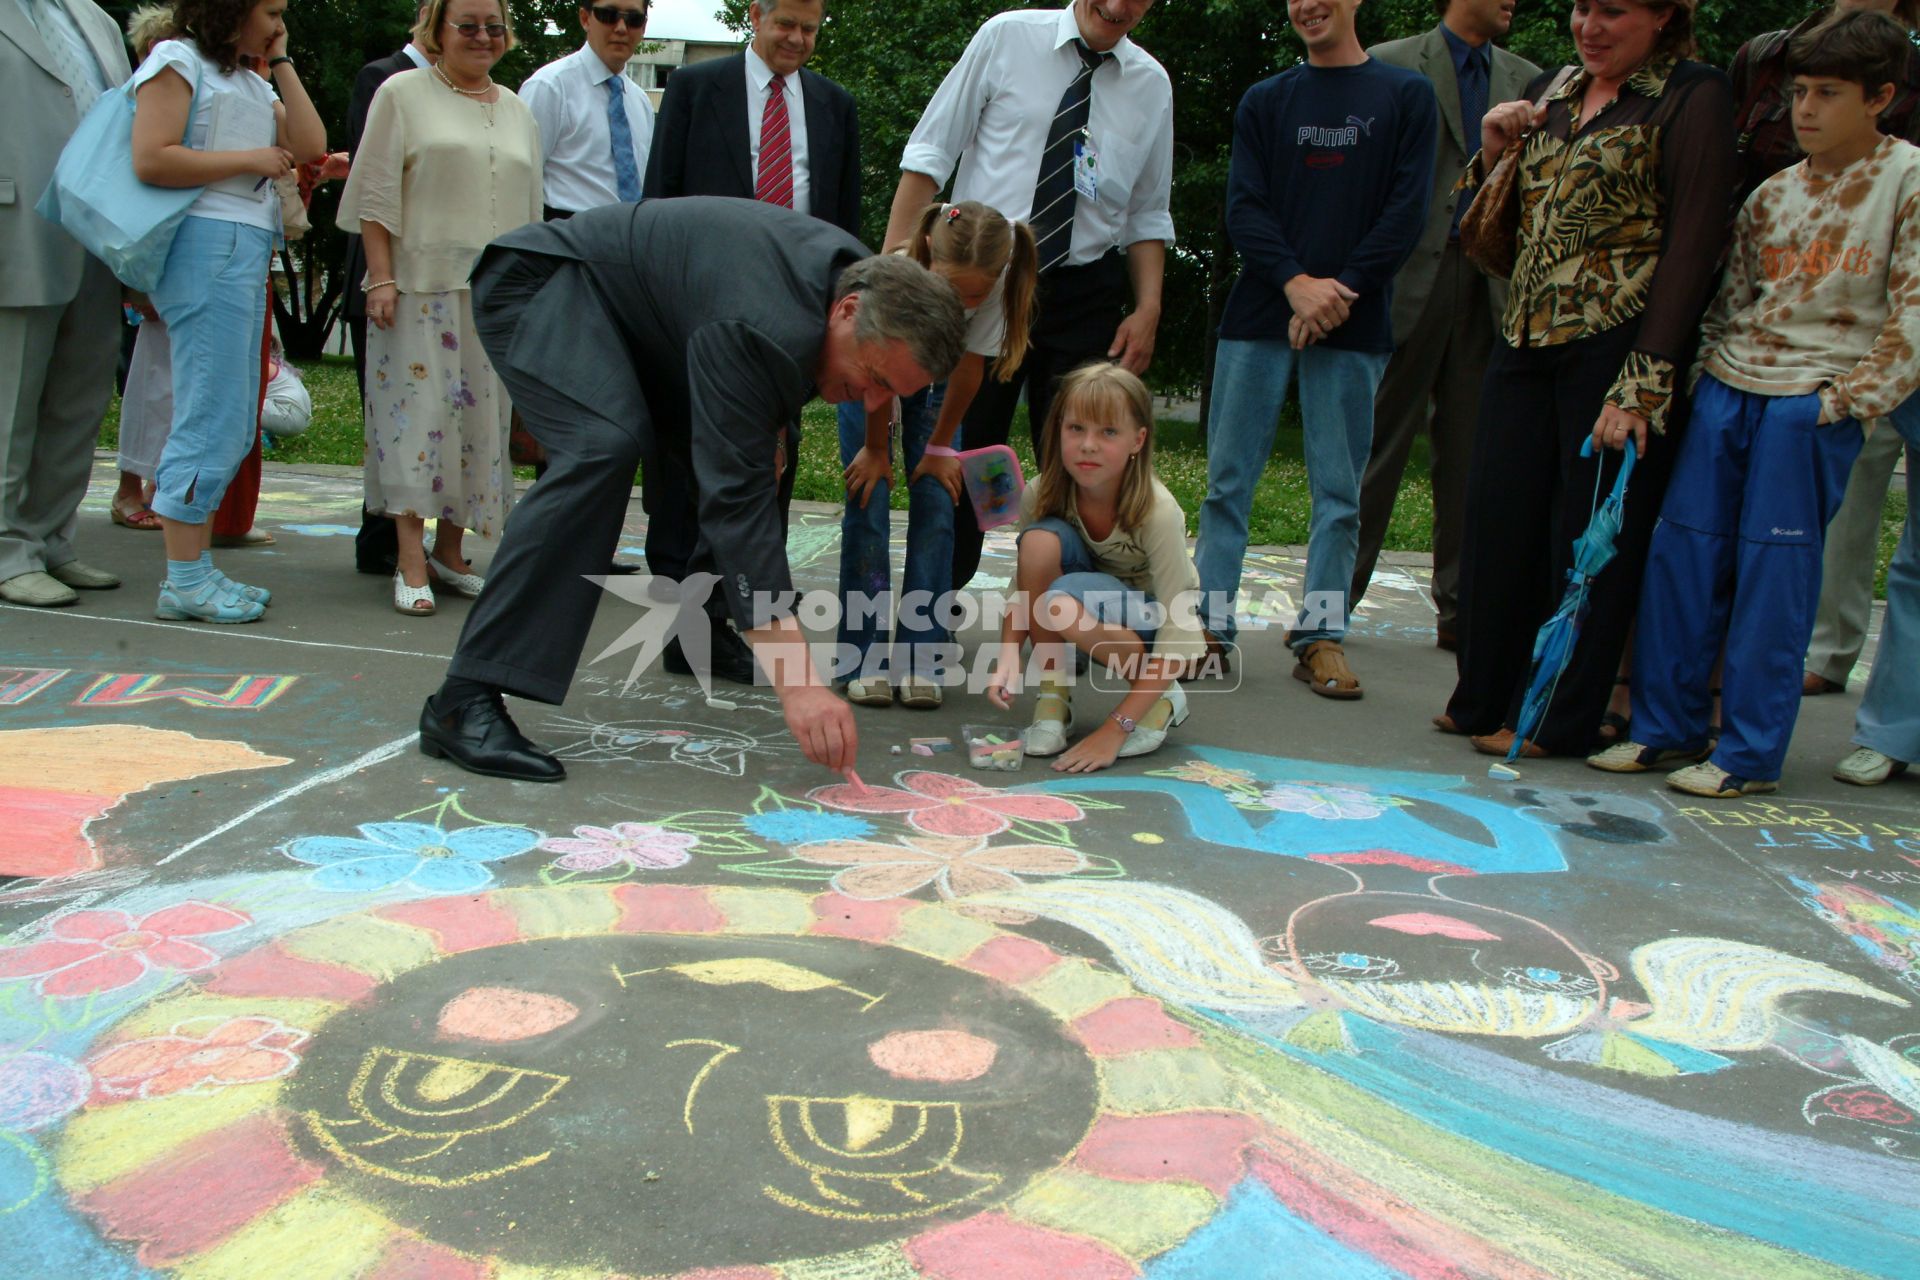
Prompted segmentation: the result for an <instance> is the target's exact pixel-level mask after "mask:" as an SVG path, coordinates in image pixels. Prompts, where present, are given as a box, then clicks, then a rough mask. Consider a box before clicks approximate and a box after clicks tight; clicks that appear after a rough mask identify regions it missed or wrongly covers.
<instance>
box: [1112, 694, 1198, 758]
mask: <svg viewBox="0 0 1920 1280" xmlns="http://www.w3.org/2000/svg"><path fill="white" fill-rule="evenodd" d="M1160 702H1167V703H1171V704H1172V707H1173V709H1172V712H1171V714H1169V715H1168V716H1167V722H1166V723H1165V724H1164V725H1161V726H1160V727H1159V728H1158V729H1150V728H1148V727H1147V726H1146V725H1144V724H1142V725H1139V726H1137V727H1136V728H1135V729H1134V731H1133V732H1132V733H1130V734H1128V735H1127V740H1126V741H1125V742H1123V743H1121V744H1120V749H1119V750H1118V751H1116V752H1114V753H1113V754H1114V755H1115V756H1144V755H1146V754H1147V753H1148V752H1150V751H1158V750H1159V749H1160V744H1161V743H1163V742H1165V741H1166V740H1167V730H1169V729H1172V728H1174V727H1175V726H1177V725H1179V724H1180V723H1182V722H1183V721H1185V720H1186V718H1187V715H1188V713H1189V712H1190V710H1191V708H1189V707H1188V706H1187V694H1186V690H1184V689H1182V688H1181V687H1180V682H1179V681H1177V680H1176V681H1174V682H1173V683H1172V684H1170V685H1168V686H1167V691H1166V692H1165V693H1163V694H1161V695H1160ZM1160 702H1156V703H1154V704H1153V705H1154V708H1156V709H1157V708H1158V707H1159V705H1160ZM1147 714H1148V715H1152V714H1153V711H1152V710H1149V711H1148V712H1147Z"/></svg>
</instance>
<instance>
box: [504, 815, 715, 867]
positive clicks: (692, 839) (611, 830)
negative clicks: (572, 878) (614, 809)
mask: <svg viewBox="0 0 1920 1280" xmlns="http://www.w3.org/2000/svg"><path fill="white" fill-rule="evenodd" d="M698 843H700V837H699V836H695V835H688V834H686V833H685V832H682V831H669V830H667V829H666V828H665V827H656V826H654V825H652V824H651V823H645V822H616V823H614V824H613V826H611V827H575V828H574V829H573V836H572V837H571V838H568V837H564V836H559V837H548V838H547V839H545V840H542V841H541V842H540V847H541V848H542V849H545V850H546V851H547V852H549V853H557V854H560V855H561V856H560V857H558V858H556V859H554V863H553V865H554V866H556V867H558V868H560V870H562V871H604V870H606V869H607V868H608V867H611V866H614V865H616V864H618V863H622V862H624V863H627V864H628V865H629V866H633V867H639V868H643V869H647V870H654V871H662V870H665V869H666V868H668V867H678V866H681V865H683V864H685V863H687V862H689V861H691V860H692V858H693V855H692V854H691V853H688V852H687V850H689V849H691V848H693V846H694V845H696V844H698Z"/></svg>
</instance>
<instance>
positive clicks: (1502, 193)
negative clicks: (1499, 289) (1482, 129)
mask: <svg viewBox="0 0 1920 1280" xmlns="http://www.w3.org/2000/svg"><path fill="white" fill-rule="evenodd" d="M1579 69H1580V68H1579V67H1578V66H1577V65H1575V66H1566V67H1562V68H1560V71H1559V73H1558V74H1557V75H1555V76H1554V77H1553V80H1552V81H1551V82H1550V83H1549V84H1548V85H1547V87H1546V90H1545V91H1544V92H1543V93H1541V95H1540V96H1539V97H1538V98H1537V99H1535V100H1534V104H1533V107H1534V110H1536V111H1538V110H1539V109H1540V108H1541V107H1544V106H1545V105H1546V104H1547V102H1548V100H1549V99H1551V98H1552V97H1553V95H1554V94H1556V93H1559V92H1560V90H1561V89H1562V88H1564V87H1565V86H1566V83H1567V81H1569V80H1571V79H1573V76H1574V73H1575V72H1577V71H1578V70H1579ZM1521 147H1522V144H1521V143H1520V142H1519V141H1515V142H1513V143H1511V144H1509V145H1508V147H1507V149H1506V150H1505V151H1503V152H1501V154H1500V160H1499V162H1498V163H1497V164H1495V165H1494V166H1493V172H1492V173H1490V174H1488V175H1487V180H1486V181H1485V182H1483V183H1481V184H1480V190H1479V192H1478V193H1477V194H1475V196H1474V197H1473V203H1472V204H1470V205H1468V206H1467V211H1466V212H1465V213H1463V214H1461V215H1460V248H1461V249H1462V250H1463V251H1464V252H1465V253H1466V255H1467V257H1468V259H1470V260H1471V261H1472V262H1473V264H1474V265H1475V266H1477V267H1479V268H1480V269H1481V270H1482V271H1484V272H1486V273H1487V274H1488V275H1490V276H1494V277H1497V278H1498V279H1501V280H1505V279H1507V278H1509V277H1510V276H1512V275H1513V261H1514V257H1515V255H1516V252H1517V250H1516V242H1517V241H1518V239H1519V237H1520V151H1521Z"/></svg>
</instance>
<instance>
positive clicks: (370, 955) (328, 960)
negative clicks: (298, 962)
mask: <svg viewBox="0 0 1920 1280" xmlns="http://www.w3.org/2000/svg"><path fill="white" fill-rule="evenodd" d="M280 945H281V946H282V947H284V948H285V949H286V950H287V951H289V952H290V953H292V954H293V955H296V956H299V957H300V958H302V959H304V960H313V961H317V962H319V963H320V964H337V965H339V966H340V967H342V968H344V969H352V970H354V971H355V972H357V973H364V974H366V975H367V976H368V977H370V978H377V979H379V980H380V981H382V982H391V981H393V980H394V979H395V978H397V977H399V976H400V975H401V974H403V973H408V972H410V971H412V970H414V969H418V968H419V967H420V966H421V965H423V964H431V963H433V962H434V961H435V960H438V959H439V958H440V955H441V952H440V948H439V946H438V945H437V944H436V943H435V942H434V940H433V935H432V934H430V933H428V932H427V931H426V930H424V929H416V928H414V927H413V926H412V925H406V924H400V923H399V922H397V921H393V920H382V919H380V918H379V917H377V916H342V917H340V918H339V919H337V920H328V921H326V922H324V923H322V924H315V925H308V926H307V927H306V928H304V929H296V930H294V931H293V932H292V933H290V934H288V935H287V936H286V937H285V938H284V939H282V940H281V943H280Z"/></svg>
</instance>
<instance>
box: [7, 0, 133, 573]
mask: <svg viewBox="0 0 1920 1280" xmlns="http://www.w3.org/2000/svg"><path fill="white" fill-rule="evenodd" d="M129 74H130V69H129V68H128V66H127V51H126V44H125V42H124V41H123V40H122V39H121V36H120V28H119V27H118V26H116V25H115V24H114V21H113V19H112V18H110V17H108V16H107V14H106V13H105V12H104V11H103V10H101V9H100V7H99V6H98V5H96V4H94V3H93V0H0V120H4V121H6V127H5V128H4V129H0V459H4V460H5V465H4V466H0V599H4V600H6V601H7V602H8V603H11V604H24V605H37V606H47V605H63V604H72V603H73V602H74V601H75V600H77V599H78V598H79V597H78V596H76V595H75V594H74V590H73V589H74V588H75V587H79V588H82V589H87V588H92V589H99V588H104V587H117V586H119V585H120V579H118V578H116V577H115V576H114V575H112V574H110V573H107V572H105V571H104V570H101V569H95V568H91V567H89V566H87V565H84V564H81V563H80V562H79V561H78V560H76V559H75V558H74V550H73V541H72V539H73V528H74V521H75V515H76V513H77V512H78V511H79V509H80V500H81V499H82V498H84V497H85V496H86V493H87V480H88V478H89V477H90V475H91V469H92V466H93V442H94V438H95V435H96V434H97V433H98V431H99V428H100V419H101V417H102V415H104V414H105V413H106V409H107V401H108V400H109V399H110V398H111V397H112V395H113V370H114V364H115V362H116V360H117V359H118V356H119V349H120V344H119V332H120V310H119V308H120V285H119V282H118V281H116V280H115V279H114V278H113V273H112V272H110V271H108V270H107V268H106V266H105V265H104V264H102V263H101V262H100V261H99V260H98V259H96V258H94V257H92V256H91V255H89V254H88V253H87V252H86V251H85V250H84V249H82V248H81V247H80V245H79V244H78V243H77V242H76V241H75V240H74V239H73V237H71V236H69V235H68V234H67V233H66V232H65V231H63V230H61V229H60V228H59V227H58V226H56V225H55V224H53V223H51V222H48V221H47V220H46V219H45V218H42V217H41V216H40V215H39V214H37V213H35V212H34V206H35V205H36V204H38V203H39V201H40V197H41V195H42V194H43V193H44V192H45V191H46V188H47V183H48V182H49V181H50V180H51V179H52V177H53V166H54V163H55V162H56V161H58V160H59V158H60V151H61V148H63V147H64V146H66V143H67V139H68V138H70V137H71V136H72V135H73V131H74V129H75V128H76V127H77V126H78V125H79V123H80V119H81V117H82V116H84V115H86V113H87V109H88V108H89V107H91V106H92V105H93V103H94V101H95V99H97V98H98V97H99V96H100V95H101V94H103V93H105V92H107V90H109V89H110V88H112V87H113V86H115V85H117V84H119V83H121V82H122V81H124V80H125V79H126V78H127V76H128V75H129Z"/></svg>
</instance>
